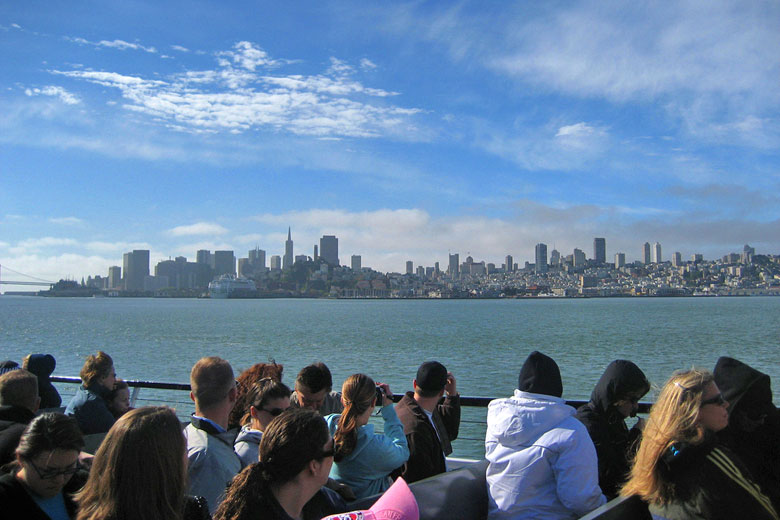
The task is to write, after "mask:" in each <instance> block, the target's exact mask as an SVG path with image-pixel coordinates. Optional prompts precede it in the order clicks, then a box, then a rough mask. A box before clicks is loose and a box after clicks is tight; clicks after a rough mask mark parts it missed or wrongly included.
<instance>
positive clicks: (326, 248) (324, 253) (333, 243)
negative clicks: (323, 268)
mask: <svg viewBox="0 0 780 520" xmlns="http://www.w3.org/2000/svg"><path fill="white" fill-rule="evenodd" d="M320 258H322V259H323V260H325V261H326V262H328V263H329V264H330V265H336V266H337V265H339V239H338V238H336V237H335V236H333V235H323V236H322V238H321V239H320Z"/></svg>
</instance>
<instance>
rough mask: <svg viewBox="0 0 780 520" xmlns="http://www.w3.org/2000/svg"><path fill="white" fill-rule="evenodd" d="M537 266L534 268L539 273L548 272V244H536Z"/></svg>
mask: <svg viewBox="0 0 780 520" xmlns="http://www.w3.org/2000/svg"><path fill="white" fill-rule="evenodd" d="M535 256H536V266H535V268H534V270H535V271H536V272H537V273H546V272H547V244H542V243H538V244H536V255H535Z"/></svg>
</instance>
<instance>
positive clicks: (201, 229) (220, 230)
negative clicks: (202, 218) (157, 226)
mask: <svg viewBox="0 0 780 520" xmlns="http://www.w3.org/2000/svg"><path fill="white" fill-rule="evenodd" d="M227 232H228V230H227V229H226V228H224V227H222V226H220V225H219V224H214V223H212V222H197V223H195V224H190V225H187V226H177V227H175V228H173V229H170V230H168V234H170V235H172V236H175V237H183V236H192V235H224V234H225V233H227Z"/></svg>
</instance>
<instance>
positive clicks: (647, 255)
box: [643, 242, 650, 265]
mask: <svg viewBox="0 0 780 520" xmlns="http://www.w3.org/2000/svg"><path fill="white" fill-rule="evenodd" d="M643 253H644V256H643V258H644V264H645V265H647V264H649V263H650V242H645V245H644V250H643Z"/></svg>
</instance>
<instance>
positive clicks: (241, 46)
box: [217, 41, 278, 72]
mask: <svg viewBox="0 0 780 520" xmlns="http://www.w3.org/2000/svg"><path fill="white" fill-rule="evenodd" d="M217 56H224V57H226V58H228V59H227V60H223V61H222V63H223V64H225V65H228V64H231V63H232V64H233V65H237V66H239V67H241V68H244V69H246V70H250V71H252V72H254V70H255V69H256V68H258V67H268V66H273V65H277V64H278V62H277V61H275V60H272V59H271V58H270V57H269V56H268V53H267V52H265V51H264V50H263V49H261V48H260V47H257V46H256V45H255V44H253V43H252V42H247V41H241V42H238V43H236V44H235V45H233V50H232V51H223V52H218V53H217Z"/></svg>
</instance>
